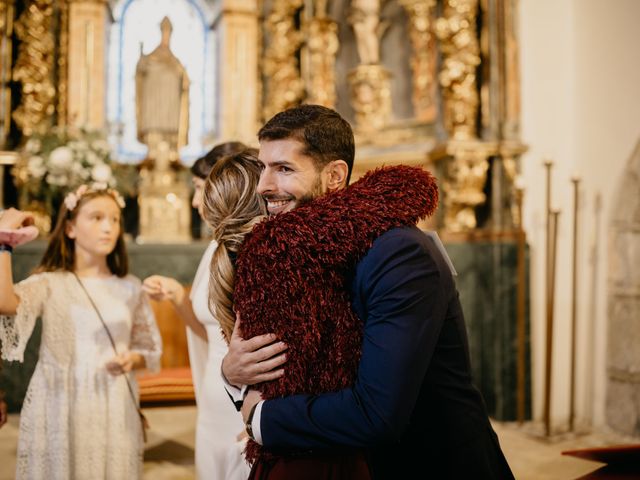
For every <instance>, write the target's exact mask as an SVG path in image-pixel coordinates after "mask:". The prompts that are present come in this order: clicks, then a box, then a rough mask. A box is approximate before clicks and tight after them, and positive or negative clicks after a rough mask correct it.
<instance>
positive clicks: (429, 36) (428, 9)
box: [400, 0, 437, 122]
mask: <svg viewBox="0 0 640 480" xmlns="http://www.w3.org/2000/svg"><path fill="white" fill-rule="evenodd" d="M400 4H401V5H402V6H403V7H404V9H405V11H406V12H407V16H408V17H409V25H408V27H409V38H410V39H411V46H412V50H413V51H412V54H411V70H412V73H413V94H412V100H413V110H414V117H415V118H416V120H419V121H422V122H431V121H433V120H434V119H435V118H436V115H437V105H436V48H435V39H434V36H433V33H432V24H433V21H432V18H433V16H434V10H435V7H436V0H400Z"/></svg>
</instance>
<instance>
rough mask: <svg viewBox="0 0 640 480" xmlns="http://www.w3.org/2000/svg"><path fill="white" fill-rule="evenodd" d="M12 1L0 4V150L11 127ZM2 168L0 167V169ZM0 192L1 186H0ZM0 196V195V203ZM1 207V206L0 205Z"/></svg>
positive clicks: (0, 198)
mask: <svg viewBox="0 0 640 480" xmlns="http://www.w3.org/2000/svg"><path fill="white" fill-rule="evenodd" d="M14 15H15V9H14V0H7V1H3V2H0V150H2V149H3V148H5V145H6V140H7V136H8V135H9V128H10V126H11V88H10V87H9V83H10V82H11V65H12V41H11V37H12V36H13V18H14ZM2 168H3V167H0V169H2ZM0 192H2V185H0ZM1 202H2V196H1V195H0V203H1ZM0 206H1V205H0Z"/></svg>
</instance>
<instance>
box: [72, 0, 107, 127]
mask: <svg viewBox="0 0 640 480" xmlns="http://www.w3.org/2000/svg"><path fill="white" fill-rule="evenodd" d="M68 22H69V31H68V57H67V59H68V60H67V61H68V63H67V75H68V77H67V86H66V91H67V115H68V116H67V123H69V124H71V125H78V126H87V127H92V128H104V126H105V119H106V101H105V99H106V98H107V85H106V66H107V30H108V27H109V22H110V14H109V6H108V3H107V1H106V0H71V1H70V2H69V11H68Z"/></svg>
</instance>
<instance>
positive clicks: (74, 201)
mask: <svg viewBox="0 0 640 480" xmlns="http://www.w3.org/2000/svg"><path fill="white" fill-rule="evenodd" d="M94 192H104V193H106V194H107V195H111V196H112V197H113V199H114V200H115V201H116V203H117V204H118V206H119V207H120V208H124V205H125V203H124V198H122V195H120V194H119V193H118V192H117V191H116V190H114V189H113V188H109V186H108V185H107V184H106V183H102V182H94V183H92V184H91V185H86V184H84V185H80V186H79V187H78V188H76V190H75V191H74V192H69V193H67V196H66V197H64V204H65V205H66V206H67V210H69V211H70V212H71V211H73V209H74V208H76V207H77V206H78V202H79V201H80V199H81V198H82V197H83V195H86V194H87V193H94Z"/></svg>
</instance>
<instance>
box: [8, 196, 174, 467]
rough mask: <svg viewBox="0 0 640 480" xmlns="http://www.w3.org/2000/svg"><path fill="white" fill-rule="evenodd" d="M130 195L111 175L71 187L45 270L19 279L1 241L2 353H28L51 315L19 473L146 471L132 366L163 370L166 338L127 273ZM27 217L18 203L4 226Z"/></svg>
mask: <svg viewBox="0 0 640 480" xmlns="http://www.w3.org/2000/svg"><path fill="white" fill-rule="evenodd" d="M123 203H124V202H123V201H122V198H121V197H120V196H119V195H118V194H117V193H116V192H115V191H114V190H111V189H107V188H106V186H105V185H99V184H94V185H93V186H91V187H87V186H86V185H83V186H81V187H79V188H78V189H77V190H76V191H75V192H72V193H69V194H68V195H67V196H66V198H65V199H64V202H63V205H62V207H61V209H60V213H59V216H58V222H57V224H56V227H55V229H54V231H53V233H52V234H51V238H50V240H49V245H48V247H47V250H46V252H45V254H44V257H43V259H42V261H41V263H40V266H39V268H38V269H37V273H35V274H34V275H31V276H30V277H29V278H27V279H26V280H24V281H22V282H20V283H19V284H17V285H13V281H12V271H11V245H2V246H0V340H1V341H2V345H3V352H2V354H3V357H4V358H5V359H7V360H18V361H22V359H23V354H24V349H25V346H26V344H27V341H28V340H29V337H30V336H31V333H32V331H33V327H34V324H35V321H36V319H37V318H38V317H42V323H43V329H42V340H41V343H40V353H39V360H38V364H37V366H36V369H35V371H34V373H33V376H32V377H31V382H30V383H29V388H28V391H27V395H26V397H25V400H24V404H23V407H22V412H21V417H20V435H19V440H18V453H17V468H16V470H17V472H16V477H17V478H30V479H32V478H33V479H38V478H48V479H49V478H56V479H57V478H59V479H67V478H105V479H123V478H140V477H141V474H142V451H143V440H142V439H143V430H142V425H141V418H140V416H139V409H138V399H137V392H136V391H137V388H136V384H135V381H134V379H133V378H132V376H131V375H129V372H131V371H132V370H135V369H140V368H148V369H150V370H157V369H158V368H159V361H160V355H161V348H162V347H161V345H162V344H161V340H160V335H159V332H158V329H157V326H156V324H155V320H154V317H153V313H152V311H151V308H150V305H149V303H148V300H147V299H146V297H145V296H144V295H143V293H142V290H141V285H140V281H139V280H138V279H137V278H135V277H133V276H131V275H127V254H126V250H125V244H124V239H123V235H122V217H121V208H122V206H123ZM28 220H29V217H28V215H26V214H24V213H22V212H19V211H17V210H13V209H11V210H8V211H6V212H4V215H3V216H2V217H1V218H0V229H18V228H19V227H21V226H23V225H25V224H26V223H27V222H28ZM116 352H117V353H116Z"/></svg>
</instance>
